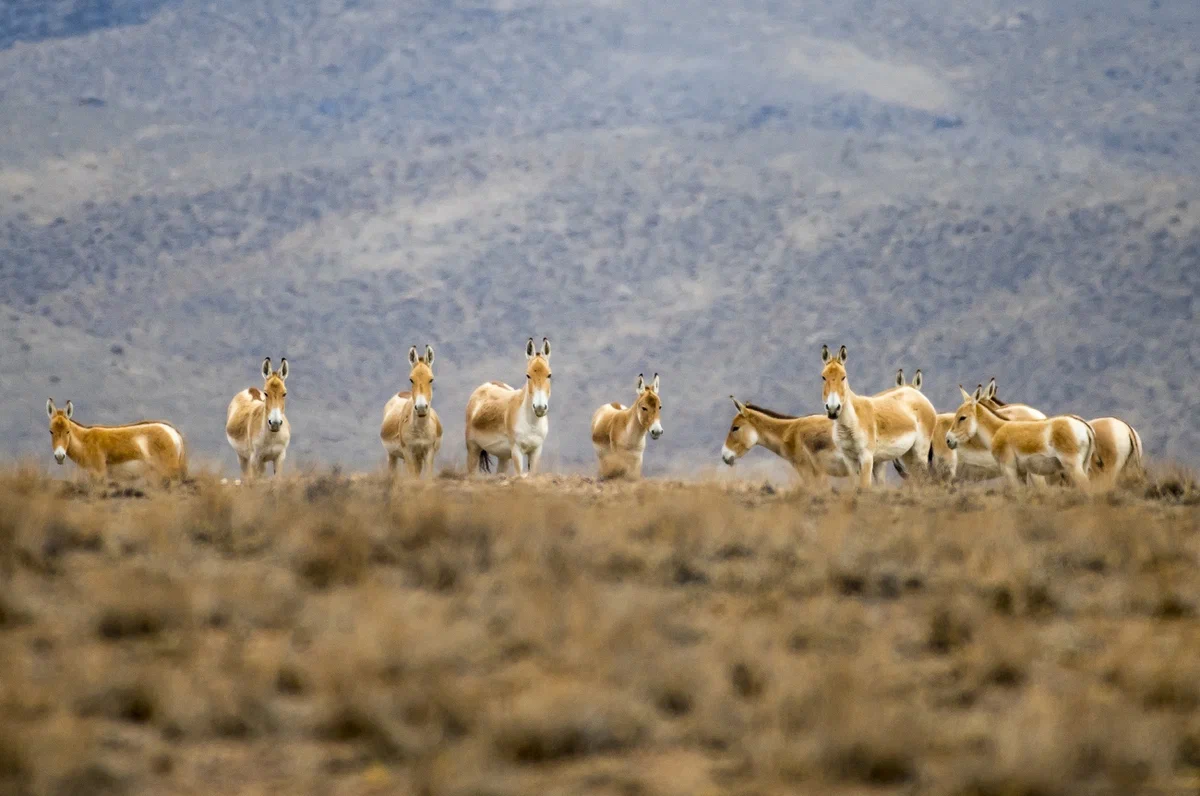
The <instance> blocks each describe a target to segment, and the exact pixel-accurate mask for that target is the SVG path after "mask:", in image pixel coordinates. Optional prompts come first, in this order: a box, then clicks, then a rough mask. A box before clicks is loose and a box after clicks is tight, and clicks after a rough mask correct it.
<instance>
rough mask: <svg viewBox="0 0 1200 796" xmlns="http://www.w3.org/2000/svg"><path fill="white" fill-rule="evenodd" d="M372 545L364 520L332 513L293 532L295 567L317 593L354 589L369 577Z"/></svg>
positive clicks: (340, 513)
mask: <svg viewBox="0 0 1200 796" xmlns="http://www.w3.org/2000/svg"><path fill="white" fill-rule="evenodd" d="M370 555H371V544H370V539H369V538H368V536H367V529H366V528H365V527H364V524H363V519H362V517H361V516H360V515H359V514H358V513H357V512H354V511H351V510H346V511H344V512H338V513H334V512H330V513H328V514H325V515H324V516H319V517H317V518H314V519H312V520H310V521H308V522H304V523H302V525H301V526H300V527H299V528H297V529H295V530H294V531H293V532H292V550H291V559H292V568H293V570H294V571H295V573H296V575H297V576H298V577H299V578H300V580H301V581H302V582H304V584H305V585H307V586H308V587H309V588H310V589H312V590H314V591H324V590H326V589H329V588H333V587H335V586H354V585H356V584H357V583H359V582H360V581H361V580H362V579H363V577H364V576H365V575H366V572H367V567H368V565H369V563H370Z"/></svg>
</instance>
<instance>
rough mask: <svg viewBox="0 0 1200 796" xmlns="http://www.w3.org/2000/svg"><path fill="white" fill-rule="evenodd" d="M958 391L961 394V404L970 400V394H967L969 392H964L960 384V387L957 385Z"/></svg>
mask: <svg viewBox="0 0 1200 796" xmlns="http://www.w3.org/2000/svg"><path fill="white" fill-rule="evenodd" d="M958 391H959V392H960V393H962V399H963V403H966V402H967V401H969V400H971V393H969V392H967V391H966V390H964V389H963V386H962V385H961V384H960V385H958Z"/></svg>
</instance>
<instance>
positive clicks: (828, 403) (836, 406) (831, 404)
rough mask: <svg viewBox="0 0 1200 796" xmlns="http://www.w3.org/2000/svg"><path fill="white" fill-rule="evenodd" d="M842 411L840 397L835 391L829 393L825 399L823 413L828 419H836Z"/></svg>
mask: <svg viewBox="0 0 1200 796" xmlns="http://www.w3.org/2000/svg"><path fill="white" fill-rule="evenodd" d="M841 413H842V397H841V396H840V395H838V394H837V393H835V392H832V393H830V394H829V397H828V398H826V399H825V414H826V415H828V416H829V419H830V420H837V419H838V415H840V414H841Z"/></svg>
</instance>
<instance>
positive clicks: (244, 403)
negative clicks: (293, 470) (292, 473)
mask: <svg viewBox="0 0 1200 796" xmlns="http://www.w3.org/2000/svg"><path fill="white" fill-rule="evenodd" d="M288 372H289V366H288V361H287V359H286V358H284V359H281V360H280V361H279V370H272V369H271V358H270V357H267V358H265V359H263V362H262V377H263V386H262V389H261V390H260V389H259V388H257V387H247V388H246V389H244V390H242V391H241V392H239V393H238V394H237V395H235V396H233V400H231V401H230V402H229V408H228V410H227V411H226V413H225V438H226V439H227V440H229V445H230V447H232V448H233V450H234V452H235V453H237V456H238V463H239V464H240V465H241V469H242V478H257V477H258V476H261V475H262V474H263V473H264V471H265V470H266V463H267V462H271V468H272V472H273V473H274V474H275V475H279V474H280V473H281V472H282V471H283V462H284V460H285V459H286V458H287V448H288V443H289V442H290V441H291V438H292V432H291V425H290V424H289V423H288V419H287V414H286V408H287V377H288Z"/></svg>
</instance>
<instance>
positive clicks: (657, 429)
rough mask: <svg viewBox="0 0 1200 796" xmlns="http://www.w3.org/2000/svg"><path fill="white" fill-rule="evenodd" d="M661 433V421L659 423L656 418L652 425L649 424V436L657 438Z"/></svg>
mask: <svg viewBox="0 0 1200 796" xmlns="http://www.w3.org/2000/svg"><path fill="white" fill-rule="evenodd" d="M662 435H663V427H662V423H660V422H658V421H657V420H655V421H654V425H652V426H650V438H651V439H658V438H659V437H661V436H662Z"/></svg>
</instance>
